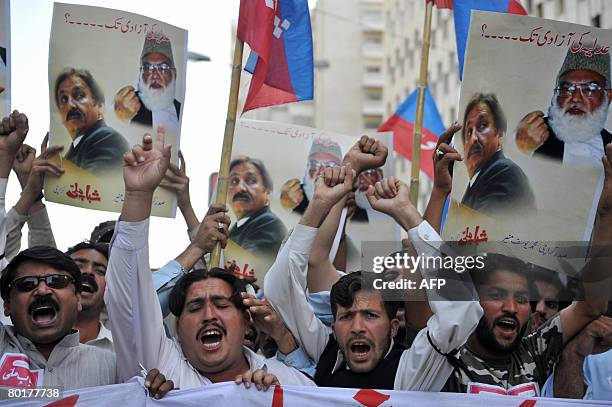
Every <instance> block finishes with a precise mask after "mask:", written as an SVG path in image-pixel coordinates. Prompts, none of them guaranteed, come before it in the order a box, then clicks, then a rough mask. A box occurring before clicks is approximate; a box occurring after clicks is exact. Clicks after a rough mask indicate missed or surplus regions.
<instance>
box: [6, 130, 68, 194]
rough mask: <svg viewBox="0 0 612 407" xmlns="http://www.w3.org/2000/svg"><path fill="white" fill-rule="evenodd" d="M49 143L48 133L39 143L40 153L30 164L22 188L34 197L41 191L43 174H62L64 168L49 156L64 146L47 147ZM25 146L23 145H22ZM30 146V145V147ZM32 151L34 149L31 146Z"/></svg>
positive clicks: (58, 175)
mask: <svg viewBox="0 0 612 407" xmlns="http://www.w3.org/2000/svg"><path fill="white" fill-rule="evenodd" d="M48 143H49V133H47V135H46V136H45V138H44V139H43V142H42V144H41V145H40V155H39V156H38V157H36V158H35V159H34V160H33V161H32V164H31V171H30V175H29V177H28V180H27V183H26V185H25V186H24V188H23V190H24V191H25V192H28V193H29V194H31V195H32V196H33V197H34V198H35V197H38V195H40V193H41V192H42V189H43V185H44V182H45V175H46V174H52V175H54V176H56V177H60V176H62V174H63V173H64V169H63V168H62V167H61V166H59V165H58V164H57V163H56V162H55V161H53V160H51V159H50V158H51V157H53V156H54V155H56V154H57V153H59V152H60V151H62V150H63V149H64V146H51V147H47V144H48ZM24 146H25V145H24ZM30 148H31V147H30ZM32 150H33V151H36V150H34V149H33V148H32ZM15 161H17V160H15Z"/></svg>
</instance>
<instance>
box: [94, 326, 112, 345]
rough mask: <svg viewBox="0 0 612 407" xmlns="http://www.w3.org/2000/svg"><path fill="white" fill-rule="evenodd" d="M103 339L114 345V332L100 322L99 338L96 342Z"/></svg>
mask: <svg viewBox="0 0 612 407" xmlns="http://www.w3.org/2000/svg"><path fill="white" fill-rule="evenodd" d="M103 339H106V340H108V341H109V342H110V343H113V334H112V332H111V331H110V330H109V329H108V328H106V327H105V326H104V324H103V323H101V322H100V332H98V336H97V337H96V339H94V341H101V340H103Z"/></svg>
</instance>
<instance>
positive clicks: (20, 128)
mask: <svg viewBox="0 0 612 407" xmlns="http://www.w3.org/2000/svg"><path fill="white" fill-rule="evenodd" d="M29 129H30V127H29V125H28V117H27V116H26V115H25V114H23V113H19V114H17V115H16V116H15V130H16V131H17V135H18V136H19V138H20V139H24V138H25V136H26V135H27V134H28V130H29Z"/></svg>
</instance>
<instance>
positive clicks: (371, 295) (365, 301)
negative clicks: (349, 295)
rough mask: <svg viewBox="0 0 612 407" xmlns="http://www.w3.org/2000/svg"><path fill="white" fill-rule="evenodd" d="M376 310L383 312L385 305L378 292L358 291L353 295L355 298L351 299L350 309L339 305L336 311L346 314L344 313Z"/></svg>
mask: <svg viewBox="0 0 612 407" xmlns="http://www.w3.org/2000/svg"><path fill="white" fill-rule="evenodd" d="M366 309H369V310H378V311H384V309H385V305H384V302H383V299H382V297H381V295H380V292H378V291H375V290H374V291H364V290H361V291H358V292H356V293H355V298H354V299H353V304H352V305H351V306H350V308H344V307H343V306H341V305H338V311H340V312H346V311H360V310H366Z"/></svg>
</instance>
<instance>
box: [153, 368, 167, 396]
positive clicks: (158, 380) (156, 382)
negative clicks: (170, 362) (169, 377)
mask: <svg viewBox="0 0 612 407" xmlns="http://www.w3.org/2000/svg"><path fill="white" fill-rule="evenodd" d="M165 381H166V378H165V377H164V375H163V374H161V373H158V374H157V375H156V376H155V377H154V378H153V381H152V382H151V387H149V394H150V395H151V396H155V395H156V394H157V393H159V388H160V387H161V385H162V384H164V382H165Z"/></svg>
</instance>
